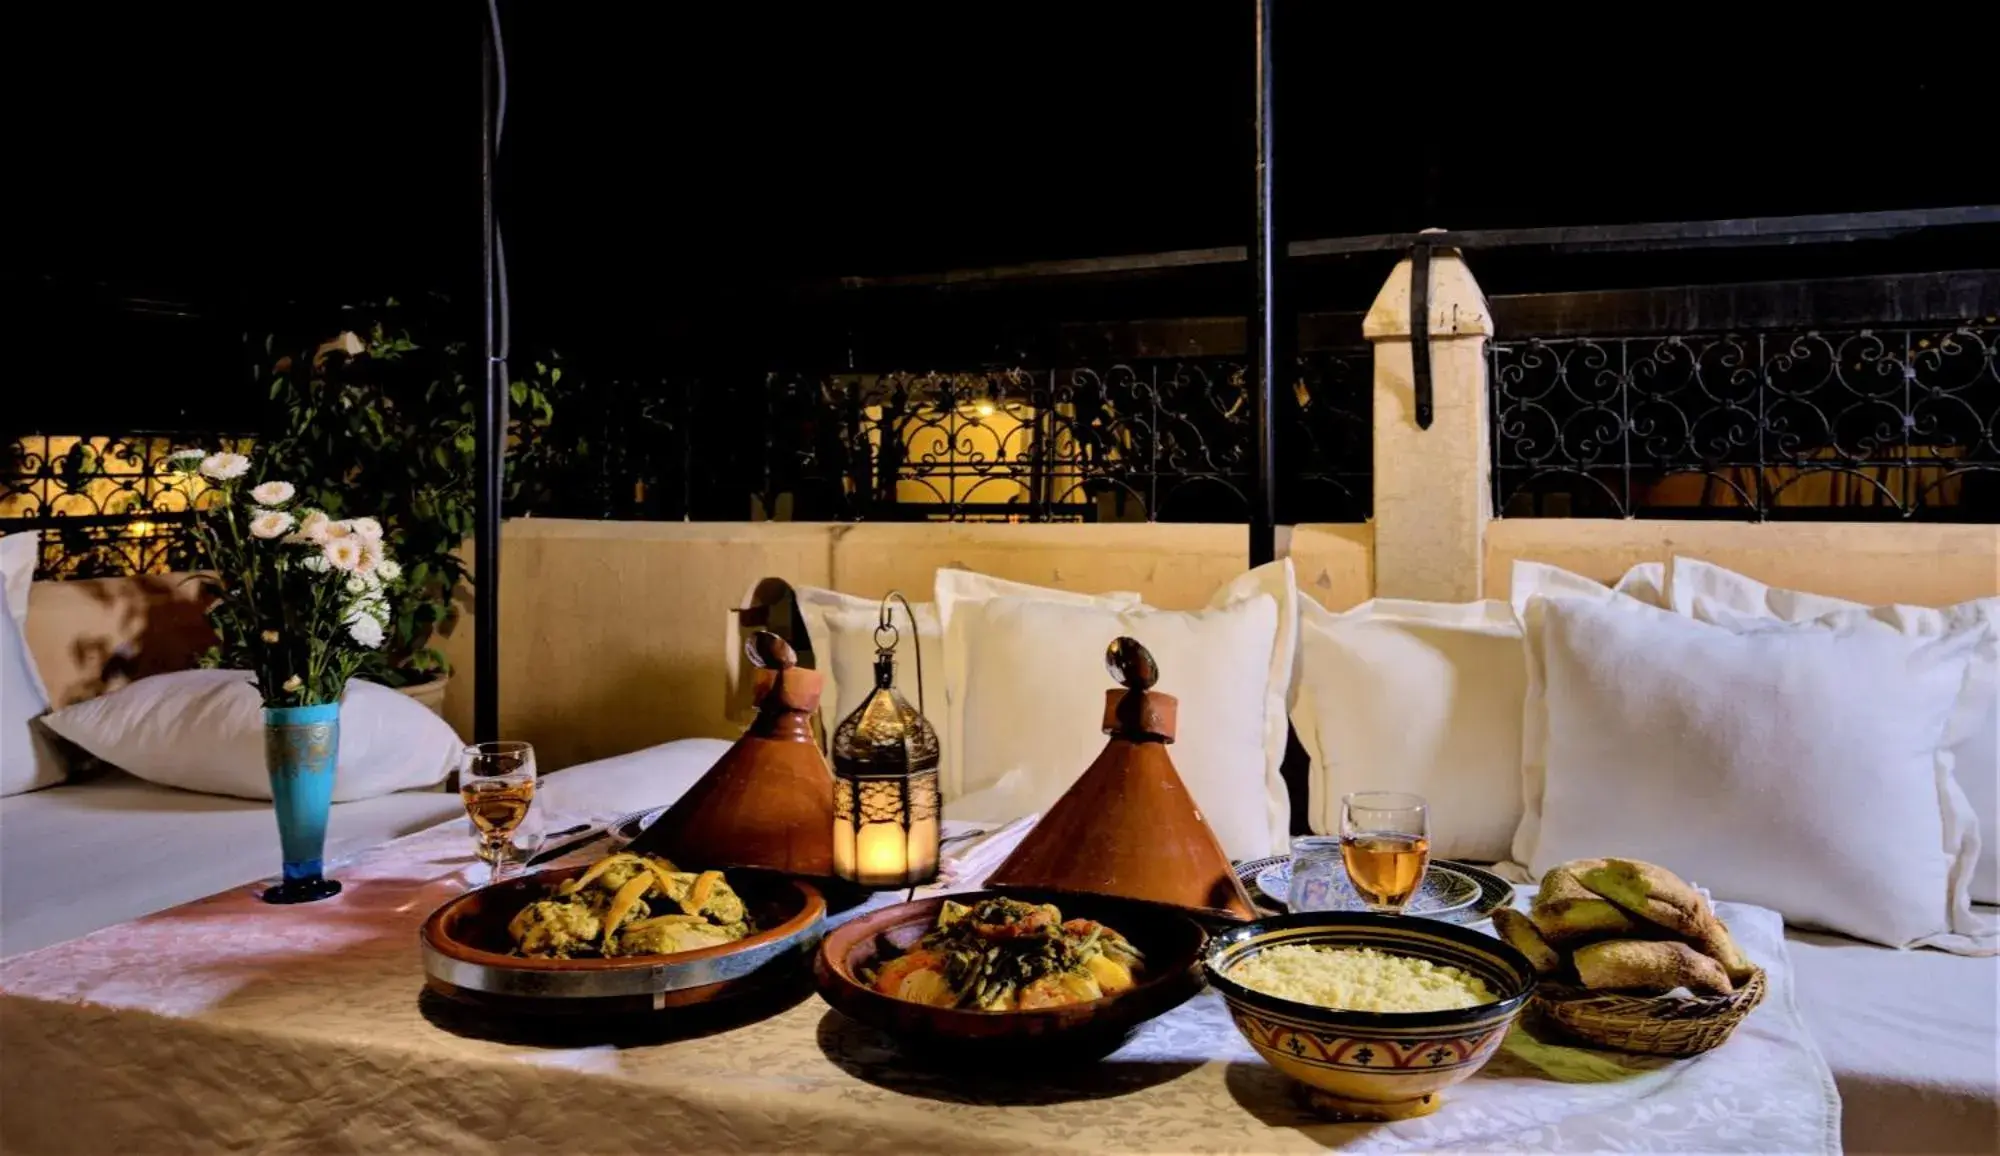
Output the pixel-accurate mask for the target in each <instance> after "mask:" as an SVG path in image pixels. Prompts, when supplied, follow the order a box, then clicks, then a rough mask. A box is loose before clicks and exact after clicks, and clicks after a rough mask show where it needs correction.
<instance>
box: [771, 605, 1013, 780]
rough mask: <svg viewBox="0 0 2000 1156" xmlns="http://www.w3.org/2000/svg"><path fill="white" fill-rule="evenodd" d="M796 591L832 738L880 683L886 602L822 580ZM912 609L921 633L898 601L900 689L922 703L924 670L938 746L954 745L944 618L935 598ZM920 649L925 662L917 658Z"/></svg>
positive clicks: (928, 714)
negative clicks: (879, 631) (879, 632)
mask: <svg viewBox="0 0 2000 1156" xmlns="http://www.w3.org/2000/svg"><path fill="white" fill-rule="evenodd" d="M990 581H995V582H997V581H999V579H991V580H990ZM1009 585H1015V584H1014V583H1009ZM1024 589H1028V590H1032V589H1034V588H1033V587H1024ZM794 594H795V596H796V597H797V599H798V607H799V617H800V619H802V620H803V621H804V622H805V627H806V637H807V638H809V639H811V640H812V652H813V667H814V669H816V670H818V671H819V673H820V676H821V678H822V680H823V682H822V684H821V690H820V693H819V719H820V725H821V727H822V728H824V730H825V732H826V737H827V740H828V741H829V742H830V741H832V739H833V731H834V728H835V727H837V726H839V725H840V722H841V720H842V719H844V718H846V717H847V716H848V715H850V714H852V713H853V712H854V710H855V708H857V707H859V706H860V705H861V703H862V700H863V699H866V698H867V697H868V695H869V692H871V691H873V690H874V689H875V626H876V624H877V623H879V622H881V620H882V603H881V600H880V599H875V598H856V597H854V596H853V595H851V594H842V593H841V592H840V591H838V590H823V589H821V588H819V587H817V586H801V587H799V588H798V589H797V590H796V591H794ZM910 610H911V611H912V612H914V613H915V616H916V620H917V629H916V635H917V636H916V637H915V638H911V637H910V616H909V614H906V613H905V612H904V610H903V604H902V603H900V602H898V603H896V605H895V618H894V621H895V624H896V633H897V635H898V638H897V641H896V689H897V690H898V691H900V692H902V695H903V697H904V698H906V699H909V700H910V705H911V706H916V705H918V698H919V697H920V696H919V695H918V694H917V674H918V672H919V671H920V670H921V671H922V673H923V694H922V696H921V698H922V700H923V702H922V708H923V712H924V717H925V718H927V719H929V720H930V721H931V726H932V727H933V728H935V729H936V730H937V733H938V750H939V751H940V752H943V751H948V750H950V749H951V743H950V740H949V739H948V738H946V733H947V731H949V729H950V718H949V716H948V715H947V713H946V711H945V703H944V679H943V677H942V672H943V670H944V630H943V628H942V627H941V626H939V624H938V612H937V605H936V604H935V603H932V602H914V601H913V602H911V603H910ZM919 650H921V651H922V654H921V657H922V659H923V661H922V662H921V663H919V662H918V661H917V660H918V658H919V657H920V656H919V654H918V651H919Z"/></svg>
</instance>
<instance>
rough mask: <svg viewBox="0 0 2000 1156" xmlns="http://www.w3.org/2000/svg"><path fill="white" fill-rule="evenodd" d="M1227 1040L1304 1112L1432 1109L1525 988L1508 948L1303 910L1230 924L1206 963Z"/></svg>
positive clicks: (1500, 1028)
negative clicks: (1238, 1043) (1246, 1051)
mask: <svg viewBox="0 0 2000 1156" xmlns="http://www.w3.org/2000/svg"><path fill="white" fill-rule="evenodd" d="M1205 961H1206V967H1207V972H1208V979H1209V982H1210V983H1212V984H1213V985H1214V986H1215V988H1216V990H1218V991H1220V992H1221V993H1222V996H1223V999H1224V1000H1225V1001H1227V1002H1228V1004H1229V1014H1230V1016H1231V1018H1232V1019H1234V1020H1235V1021H1236V1027H1237V1030H1238V1031H1240V1032H1242V1033H1243V1038H1244V1039H1246V1040H1248V1041H1249V1042H1250V1046H1251V1047H1253V1048H1255V1049H1256V1051H1257V1054H1258V1055H1260V1056H1263V1057H1264V1059H1265V1060H1266V1061H1268V1062H1269V1063H1270V1064H1271V1066H1272V1067H1275V1068H1277V1069H1278V1070H1279V1071H1281V1072H1283V1073H1285V1074H1286V1075H1288V1076H1291V1077H1292V1078H1293V1079H1296V1080H1298V1081H1299V1082H1300V1083H1301V1084H1304V1085H1305V1088H1306V1098H1307V1100H1308V1102H1309V1103H1311V1104H1312V1106H1313V1107H1315V1108H1317V1109H1319V1110H1320V1111H1322V1112H1325V1113H1327V1114H1329V1115H1334V1116H1338V1117H1342V1118H1346V1119H1360V1120H1401V1119H1409V1118H1411V1117H1415V1116H1423V1115H1427V1114H1429V1113H1430V1112H1433V1111H1436V1110H1437V1107H1438V1104H1439V1103H1440V1101H1441V1097H1440V1095H1439V1093H1440V1092H1442V1091H1443V1090H1444V1089H1446V1088H1449V1087H1450V1086H1452V1085H1453V1084H1456V1083H1458V1082H1459V1081H1461V1080H1464V1079H1466V1078H1467V1077H1468V1076H1471V1075H1472V1074H1473V1073H1474V1072H1477V1071H1478V1070H1479V1069H1480V1068H1481V1067H1483V1066H1485V1064H1486V1061H1487V1060H1489V1059H1491V1058H1492V1057H1493V1053H1494V1052H1495V1051H1497V1050H1498V1049H1499V1047H1500V1041H1501V1040H1502V1039H1504V1038H1505V1037H1506V1035H1507V1029H1508V1028H1509V1027H1510V1026H1511V1025H1512V1024H1513V1022H1514V1020H1515V1018H1516V1017H1517V1016H1519V1015H1520V1013H1521V1009H1522V1007H1523V1006H1524V1005H1525V1004H1526V1003H1527V1002H1528V997H1529V996H1530V995H1531V994H1532V993H1533V991H1534V987H1535V968H1534V965H1533V964H1531V963H1529V962H1528V960H1527V958H1526V957H1525V956H1523V955H1522V954H1521V953H1520V952H1519V951H1516V950H1515V949H1514V948H1512V947H1509V946H1508V945H1507V944H1505V943H1502V942H1501V941H1500V940H1498V939H1495V938H1493V937H1492V936H1490V935H1486V934H1484V933H1482V932H1478V931H1474V930H1471V929H1469V928H1464V927H1458V926H1454V925H1452V924H1446V923H1440V922H1438V921H1436V920H1431V919H1417V918H1413V917H1408V916H1400V915H1375V914H1369V913H1361V912H1307V913H1303V914H1296V915H1284V916H1279V917H1276V918H1273V919H1265V920H1260V921H1258V922H1256V923H1250V924H1245V925H1243V926H1241V927H1233V928H1230V929H1229V930H1227V931H1224V932H1222V933H1221V934H1219V935H1217V936H1216V937H1215V939H1214V940H1213V941H1212V942H1211V943H1210V944H1209V946H1208V949H1207V953H1206V956H1205Z"/></svg>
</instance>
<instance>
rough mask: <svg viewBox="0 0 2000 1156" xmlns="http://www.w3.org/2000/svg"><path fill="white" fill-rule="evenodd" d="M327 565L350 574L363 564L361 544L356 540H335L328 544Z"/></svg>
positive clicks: (325, 554)
mask: <svg viewBox="0 0 2000 1156" xmlns="http://www.w3.org/2000/svg"><path fill="white" fill-rule="evenodd" d="M323 556H324V557H325V558H326V564H327V565H329V566H331V567H333V568H334V569H335V570H343V571H346V572H347V573H349V574H352V573H354V568H355V567H356V566H358V565H360V564H361V542H360V541H359V540H358V539H355V538H335V539H333V540H332V541H330V542H328V543H327V544H326V551H325V553H324V555H323Z"/></svg>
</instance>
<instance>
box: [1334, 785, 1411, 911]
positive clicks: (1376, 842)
mask: <svg viewBox="0 0 2000 1156" xmlns="http://www.w3.org/2000/svg"><path fill="white" fill-rule="evenodd" d="M1340 857H1341V859H1342V861H1343V862H1345V863H1346V864H1347V878H1348V881H1349V882H1351V883H1353V884H1354V892H1355V894H1357V895H1359V896H1360V897H1361V901H1362V902H1364V903H1366V904H1367V905H1368V909H1369V910H1370V911H1381V912H1387V913H1389V914H1391V915H1401V914H1402V913H1403V908H1405V907H1407V906H1409V902H1410V900H1412V899H1414V898H1416V894H1417V890H1418V888H1420V887H1422V886H1423V883H1424V872H1425V871H1426V870H1428V869H1429V867H1430V860H1431V827H1430V806H1429V805H1428V804H1426V803H1425V802H1424V797H1423V796H1422V795H1411V794H1406V793H1403V792H1401V791H1357V792H1355V793H1353V794H1351V795H1343V796H1342V797H1341V800H1340Z"/></svg>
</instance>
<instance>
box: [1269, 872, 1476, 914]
mask: <svg viewBox="0 0 2000 1156" xmlns="http://www.w3.org/2000/svg"><path fill="white" fill-rule="evenodd" d="M1328 885H1329V887H1331V889H1332V892H1333V893H1332V894H1331V895H1329V896H1328V897H1327V898H1328V902H1327V904H1326V907H1325V910H1328V911H1366V910H1368V904H1367V903H1366V902H1364V901H1363V900H1362V898H1361V896H1359V895H1357V894H1355V892H1354V884H1353V883H1351V882H1350V881H1349V880H1348V878H1347V874H1346V872H1339V873H1336V874H1334V875H1332V876H1331V878H1330V879H1329V880H1328ZM1257 890H1259V891H1262V892H1263V893H1264V894H1265V895H1267V896H1269V897H1271V898H1272V899H1275V900H1277V901H1278V902H1279V903H1281V904H1282V903H1284V902H1285V900H1286V897H1287V896H1289V895H1290V894H1291V891H1292V861H1291V860H1290V859H1280V860H1279V861H1278V862H1276V863H1273V864H1271V865H1270V866H1269V867H1266V868H1264V869H1263V870H1262V871H1259V872H1257ZM1479 894H1480V891H1479V884H1477V883H1475V882H1473V880H1472V879H1471V878H1470V877H1469V876H1466V875H1464V874H1461V873H1460V872H1457V871H1454V870H1452V869H1451V868H1449V867H1440V866H1439V865H1437V864H1436V863H1433V864H1431V865H1430V867H1429V869H1428V870H1426V871H1425V872H1424V883H1423V886H1421V887H1419V888H1417V894H1416V895H1415V897H1414V898H1412V899H1411V900H1410V904H1409V906H1408V907H1405V908H1403V914H1405V915H1423V916H1427V917H1430V918H1433V919H1435V918H1438V917H1441V916H1447V915H1450V914H1452V913H1453V912H1457V911H1463V910H1465V909H1466V908H1468V907H1471V906H1472V905H1473V904H1475V903H1477V902H1479Z"/></svg>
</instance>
